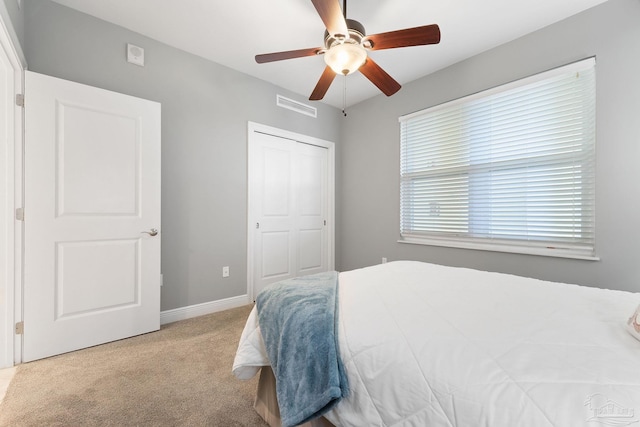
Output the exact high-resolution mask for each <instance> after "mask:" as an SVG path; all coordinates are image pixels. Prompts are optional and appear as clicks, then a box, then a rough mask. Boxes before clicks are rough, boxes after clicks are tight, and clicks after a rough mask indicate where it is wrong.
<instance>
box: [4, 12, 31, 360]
mask: <svg viewBox="0 0 640 427" xmlns="http://www.w3.org/2000/svg"><path fill="white" fill-rule="evenodd" d="M0 49H2V50H3V51H4V52H5V54H6V55H7V57H8V58H9V62H10V63H11V67H12V68H13V93H10V94H9V96H10V98H11V99H9V100H6V99H3V100H0V102H7V101H8V103H9V104H10V105H12V106H13V112H12V113H11V114H8V115H7V118H8V119H7V123H5V124H6V126H7V133H6V135H7V140H6V146H5V147H2V149H1V150H0V167H2V168H3V169H4V170H5V171H6V173H5V174H2V175H1V176H0V187H2V188H4V189H5V191H6V192H5V194H4V196H3V197H2V200H0V224H1V225H0V227H2V228H4V230H5V231H6V233H5V235H4V237H2V235H0V246H1V249H0V254H1V255H2V257H1V258H0V263H3V264H4V265H5V267H6V273H5V275H4V277H0V295H4V297H5V298H3V301H2V303H0V310H2V312H3V313H4V315H3V317H2V318H1V319H0V369H1V368H8V367H11V366H13V365H14V364H17V363H20V362H21V361H22V336H21V335H17V334H16V333H15V324H16V322H18V321H20V320H21V319H22V247H23V242H22V222H21V221H17V220H16V217H15V214H16V208H18V207H22V201H23V191H22V171H23V163H22V162H23V157H22V153H23V135H24V128H23V123H24V112H23V109H22V107H21V106H18V105H17V104H16V102H15V99H16V95H18V94H21V93H24V92H23V88H24V83H23V82H24V75H23V73H24V69H25V68H26V66H27V64H26V60H25V57H24V53H23V52H22V48H21V47H20V43H19V41H18V38H17V36H16V32H15V30H14V28H13V26H12V24H11V20H10V16H9V12H8V10H7V8H6V5H5V4H4V2H0ZM3 153H4V154H3ZM5 168H6V169H5Z"/></svg>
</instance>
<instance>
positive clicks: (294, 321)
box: [256, 271, 348, 427]
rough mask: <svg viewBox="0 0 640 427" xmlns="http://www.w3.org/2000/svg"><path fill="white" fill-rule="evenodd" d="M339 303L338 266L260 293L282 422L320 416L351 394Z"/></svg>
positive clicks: (262, 321) (258, 302) (261, 316)
mask: <svg viewBox="0 0 640 427" xmlns="http://www.w3.org/2000/svg"><path fill="white" fill-rule="evenodd" d="M337 304H338V273H337V272H335V271H332V272H327V273H320V274H314V275H311V276H305V277H298V278H294V279H290V280H285V281H283V282H279V283H274V284H272V285H269V286H267V287H266V288H264V290H262V292H260V293H259V294H258V296H257V298H256V305H257V308H258V319H259V322H260V332H261V333H262V338H263V339H264V342H265V346H266V348H267V354H268V355H269V361H270V362H271V367H272V369H273V372H274V374H275V377H276V393H277V396H278V405H279V406H280V417H281V419H282V426H283V427H289V426H295V425H298V424H302V423H304V422H307V421H309V420H311V419H313V418H316V417H319V416H321V415H322V414H324V413H325V412H327V411H328V410H330V409H331V408H332V407H333V406H335V405H336V404H337V403H338V402H339V401H340V400H341V399H342V398H343V397H345V396H347V394H348V385H347V377H346V375H345V372H344V366H343V365H342V360H341V359H340V353H339V351H338V342H337V324H338V322H337V320H338V313H337Z"/></svg>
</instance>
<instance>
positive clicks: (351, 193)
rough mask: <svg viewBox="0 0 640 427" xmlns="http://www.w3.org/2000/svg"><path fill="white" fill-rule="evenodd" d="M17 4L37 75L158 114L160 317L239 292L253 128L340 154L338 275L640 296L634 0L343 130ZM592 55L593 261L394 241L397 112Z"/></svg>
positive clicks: (241, 80)
mask: <svg viewBox="0 0 640 427" xmlns="http://www.w3.org/2000/svg"><path fill="white" fill-rule="evenodd" d="M4 1H6V2H11V1H13V0H4ZM24 1H25V2H26V5H25V6H23V8H24V9H25V10H26V12H25V13H26V16H25V18H24V30H23V31H24V36H23V38H24V44H23V47H24V48H25V53H26V55H27V60H28V63H29V68H30V69H32V70H34V71H37V72H42V73H46V74H50V75H54V76H58V77H62V78H66V79H69V80H75V81H79V82H82V83H86V84H90V85H93V86H98V87H103V88H106V89H111V90H116V91H119V92H124V93H128V94H131V95H136V96H140V97H143V98H148V99H152V100H156V101H159V102H161V103H162V108H163V113H162V114H163V116H162V119H163V129H162V131H163V141H162V154H163V175H162V178H163V205H162V209H163V223H162V231H163V234H162V238H163V258H162V268H163V273H164V279H165V286H164V287H163V294H162V301H163V302H162V309H163V310H167V309H171V308H177V307H184V306H188V305H192V304H197V303H201V302H207V301H212V300H216V299H221V298H226V297H231V296H236V295H241V294H243V293H244V292H245V289H246V274H245V272H246V230H245V222H246V186H247V183H246V122H247V121H249V120H250V121H255V122H259V123H264V124H267V125H271V126H276V127H280V128H284V129H288V130H291V131H294V132H300V133H304V134H308V135H312V136H316V137H319V138H323V139H328V140H332V141H335V142H338V145H337V159H336V170H337V186H336V189H337V200H336V202H337V203H336V204H337V212H336V214H337V241H336V266H337V268H338V269H340V270H348V269H353V268H358V267H363V266H366V265H371V264H375V263H378V262H380V258H381V257H383V256H385V257H388V258H389V259H390V260H394V259H417V260H423V261H429V262H435V263H440V264H447V265H456V266H467V267H472V268H480V269H485V270H492V271H502V272H507V273H514V274H521V275H526V276H532V277H539V278H543V279H549V280H557V281H564V282H572V283H580V284H587V285H594V286H600V287H605V288H614V289H627V290H633V291H636V292H638V291H640V262H639V261H640V246H639V243H638V242H640V229H639V228H638V227H635V221H634V220H635V219H636V218H640V186H639V185H638V182H640V168H639V167H638V166H637V165H638V164H639V160H640V153H639V151H640V125H639V124H638V123H640V121H639V120H638V117H640V83H638V79H637V75H636V74H637V73H636V70H637V69H638V67H640V55H639V53H640V25H639V24H638V22H640V20H639V18H640V3H639V1H638V0H610V1H608V2H607V3H604V4H603V5H601V6H598V7H596V8H594V9H591V10H588V11H586V12H584V13H582V14H580V15H577V16H574V17H572V18H570V19H568V20H565V21H563V22H560V23H558V24H555V25H552V26H550V27H547V28H544V29H542V30H540V31H538V32H536V33H533V34H530V35H528V36H526V37H523V38H521V39H518V40H516V41H513V42H511V43H508V44H506V45H503V46H501V47H498V48H496V49H493V50H490V51H488V52H485V53H483V54H481V55H478V56H476V57H474V58H471V59H469V60H467V61H464V62H461V63H459V64H456V65H454V66H452V67H449V68H448V69H445V70H442V71H440V72H437V73H435V74H432V75H430V76H427V77H425V78H422V79H420V80H417V81H415V82H413V83H410V84H406V85H405V86H404V87H403V89H402V90H401V91H400V92H399V93H398V94H396V95H394V96H393V97H391V98H387V97H384V96H379V97H376V98H373V99H371V100H368V101H365V102H363V103H360V104H358V105H356V106H353V107H351V108H349V111H348V113H349V115H348V117H347V118H346V119H344V118H343V117H342V116H341V115H340V113H339V111H337V110H336V109H334V108H331V107H328V106H326V105H324V104H314V105H315V106H317V107H318V108H319V118H318V119H317V120H313V119H310V118H307V117H305V116H300V115H298V114H295V113H292V112H289V111H287V110H282V109H278V108H276V107H275V106H274V101H273V100H274V98H275V94H276V92H279V93H282V94H283V95H285V96H289V97H292V98H294V99H298V100H300V101H304V99H301V98H300V97H299V96H297V95H294V94H291V93H287V92H286V91H283V90H281V89H278V88H276V87H274V86H272V85H270V84H267V83H265V82H262V81H259V80H256V79H253V78H251V77H248V76H246V75H243V74H240V73H237V72H235V71H232V70H230V69H228V68H225V67H222V66H220V65H217V64H214V63H211V62H209V61H206V60H204V59H201V58H198V57H195V56H193V55H190V54H187V53H185V52H182V51H179V50H177V49H173V48H170V47H168V46H166V45H163V44H160V43H158V42H155V41H153V40H150V39H148V38H145V37H143V36H140V35H138V34H135V33H132V32H129V31H127V30H125V29H122V28H119V27H116V26H113V25H110V24H108V23H105V22H102V21H99V20H96V19H94V18H91V17H88V16H86V15H83V14H80V13H77V12H75V11H73V10H70V9H67V8H64V7H62V6H59V5H57V4H55V3H50V2H49V1H48V0H24ZM17 17H18V21H19V20H20V14H18V15H17ZM14 25H15V24H14ZM20 25H21V24H20V23H19V24H18V26H20ZM442 30H443V37H446V28H443V29H442ZM127 42H130V43H134V44H138V45H140V46H142V47H144V48H145V49H146V52H145V53H146V59H147V66H146V67H145V68H139V67H136V66H134V65H130V64H128V63H126V61H125V60H124V54H125V44H126V43H127ZM427 48H428V47H424V49H427ZM415 49H422V48H415ZM593 55H595V56H596V57H597V73H598V88H597V90H598V95H597V96H598V98H597V108H598V123H597V126H598V134H597V136H598V141H597V150H598V151H597V155H598V169H597V180H598V181H597V210H598V214H597V252H598V255H599V256H600V257H601V260H600V261H579V260H568V259H559V258H548V257H538V256H527V255H515V254H500V253H494V252H485V251H472V250H463V249H447V248H437V247H429V246H414V245H406V244H399V243H397V240H398V237H399V235H398V230H399V225H398V224H399V202H398V200H399V126H398V121H397V119H398V117H399V116H401V115H403V114H407V113H410V112H413V111H416V110H420V109H424V108H427V107H429V106H432V105H437V104H440V103H442V102H446V101H448V100H451V99H455V98H458V97H461V96H465V95H468V94H470V93H474V92H477V91H480V90H483V89H486V88H490V87H493V86H496V85H499V84H502V83H505V82H508V81H512V80H514V79H518V78H521V77H525V76H528V75H531V74H534V73H537V72H540V71H544V70H547V69H549V68H553V67H556V66H560V65H564V64H566V63H569V62H572V61H575V60H578V59H582V58H585V57H588V56H593ZM409 65H410V64H409ZM625 224H628V225H625ZM223 265H230V266H231V272H232V275H231V278H229V279H222V278H221V277H220V276H221V275H220V272H221V267H222V266H223Z"/></svg>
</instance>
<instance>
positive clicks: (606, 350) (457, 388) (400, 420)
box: [233, 261, 640, 427]
mask: <svg viewBox="0 0 640 427" xmlns="http://www.w3.org/2000/svg"><path fill="white" fill-rule="evenodd" d="M339 292H340V293H339V298H340V300H339V316H340V318H339V320H340V330H339V344H340V353H341V356H342V359H343V362H344V364H345V367H346V370H347V375H348V378H349V386H350V388H351V394H350V396H349V397H348V398H346V399H344V400H343V401H342V402H340V404H338V406H337V407H336V408H335V409H334V410H333V411H331V412H330V413H328V414H326V417H327V418H328V419H329V420H330V421H331V422H333V423H334V424H335V425H338V426H428V427H435V426H472V427H481V426H491V427H502V426H504V427H512V426H519V427H520V426H525V427H526V426H531V427H541V426H558V427H570V426H588V425H589V426H602V425H618V426H622V425H630V424H635V425H638V424H640V422H639V421H640V342H639V341H637V340H635V339H634V338H633V337H632V336H631V335H630V334H628V333H627V332H626V331H625V321H626V319H627V318H628V317H629V316H630V315H631V313H632V312H633V310H634V309H635V307H636V306H637V305H638V304H639V303H640V294H634V293H629V292H621V291H609V290H602V289H595V288H587V287H580V286H575V285H566V284H558V283H551V282H544V281H539V280H534V279H527V278H522V277H517V276H511V275H505V274H498V273H487V272H481V271H476V270H469V269H458V268H451V267H443V266H438V265H433V264H425V263H419V262H411V261H399V262H393V263H388V264H383V265H378V266H373V267H368V268H364V269H359V270H354V271H349V272H344V273H340V285H339ZM265 364H268V359H267V357H266V353H265V352H264V345H263V344H262V339H261V337H260V333H259V326H258V324H257V317H256V316H255V312H254V313H252V314H251V316H250V318H249V320H248V322H247V326H246V327H245V331H244V332H243V335H242V338H241V343H240V346H239V348H238V352H237V355H236V360H235V362H234V367H233V370H234V373H235V374H236V376H238V377H239V378H248V377H251V376H252V375H253V374H255V373H256V372H257V370H258V368H256V367H257V366H262V365H265Z"/></svg>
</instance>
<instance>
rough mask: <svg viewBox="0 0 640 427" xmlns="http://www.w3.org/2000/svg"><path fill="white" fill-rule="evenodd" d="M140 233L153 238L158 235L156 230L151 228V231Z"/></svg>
mask: <svg viewBox="0 0 640 427" xmlns="http://www.w3.org/2000/svg"><path fill="white" fill-rule="evenodd" d="M140 233H147V234H148V235H149V236H151V237H153V236H157V235H158V229H157V228H152V229H151V231H141V232H140Z"/></svg>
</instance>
